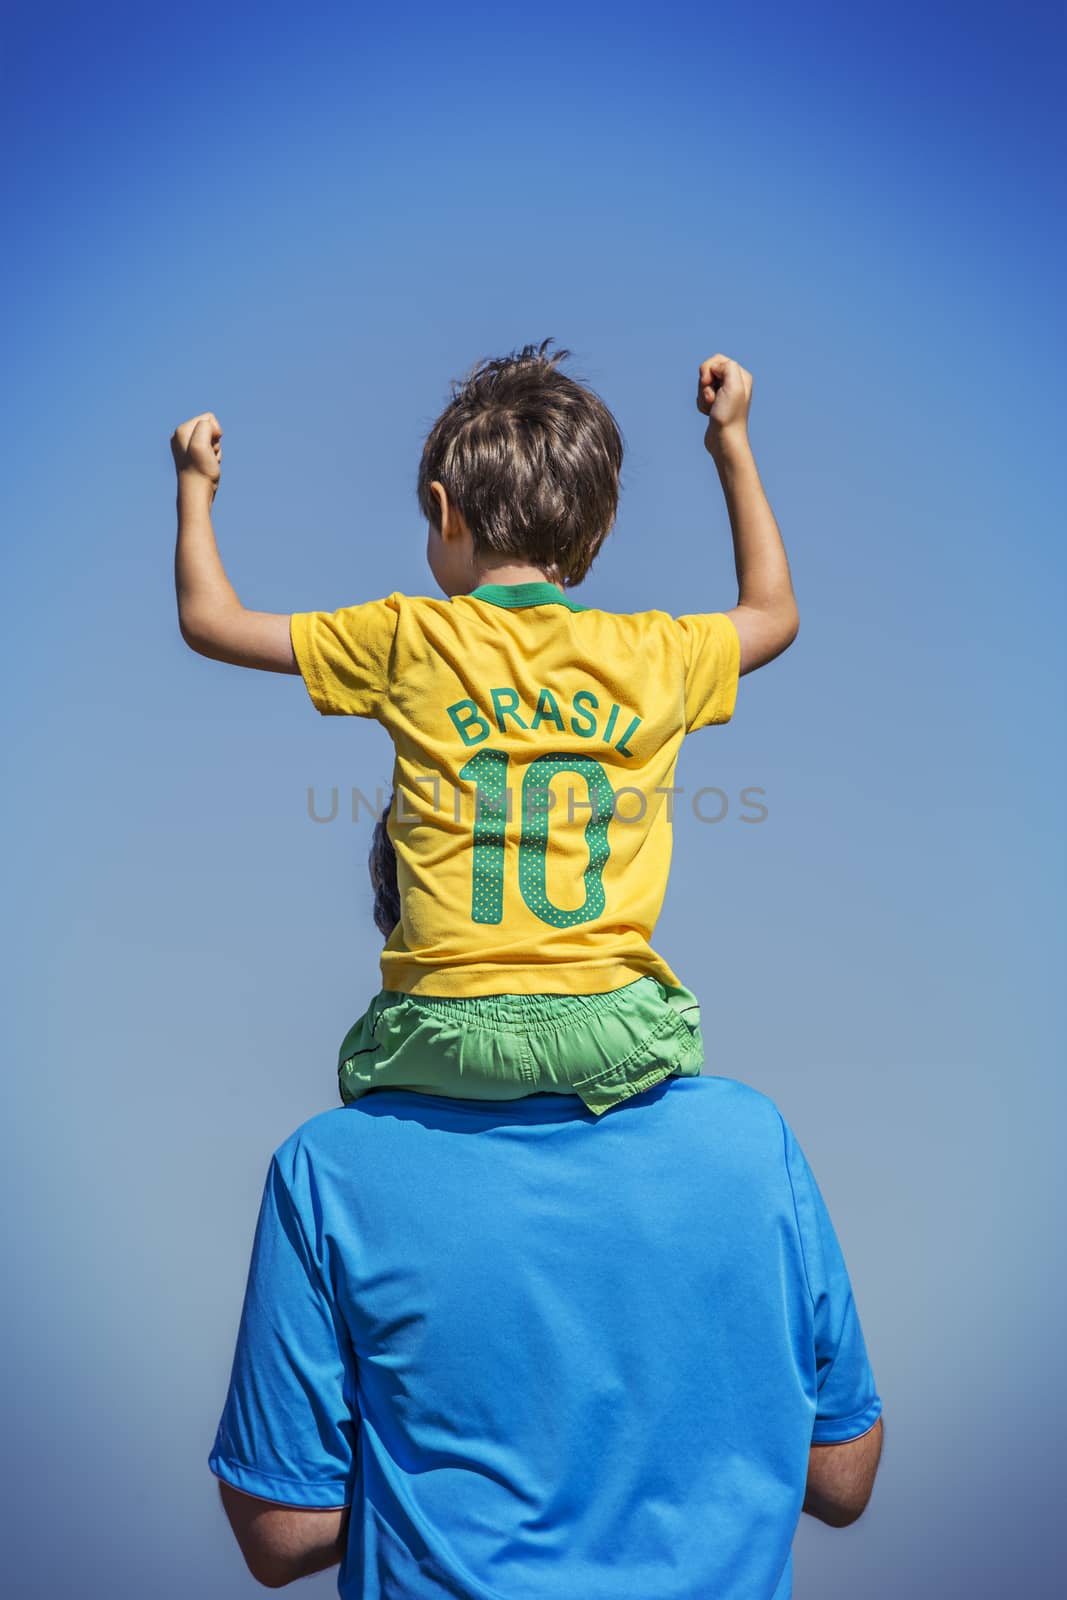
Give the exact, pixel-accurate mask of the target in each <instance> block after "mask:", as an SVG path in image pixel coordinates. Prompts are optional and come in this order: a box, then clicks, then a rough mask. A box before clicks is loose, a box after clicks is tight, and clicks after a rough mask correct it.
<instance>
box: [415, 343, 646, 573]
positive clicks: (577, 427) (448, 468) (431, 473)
mask: <svg viewBox="0 0 1067 1600" xmlns="http://www.w3.org/2000/svg"><path fill="white" fill-rule="evenodd" d="M551 343H552V341H551V339H545V340H543V341H542V343H541V344H540V345H539V346H537V347H535V346H534V345H532V344H528V345H524V346H523V348H522V349H521V350H518V351H513V352H512V353H511V354H510V355H507V356H498V357H495V358H494V359H492V360H488V361H482V362H479V363H478V364H477V365H476V366H474V367H472V368H471V370H470V372H469V373H468V374H467V376H466V378H464V380H463V382H462V383H460V384H457V383H456V382H454V381H453V384H452V399H451V401H450V402H449V404H448V405H447V406H446V407H445V409H444V411H443V412H442V413H441V415H440V416H439V417H438V419H437V421H436V422H435V423H434V425H433V427H432V428H431V430H430V433H429V437H428V438H427V440H426V443H425V445H424V447H423V452H422V461H421V463H420V465H419V481H418V496H419V505H420V506H421V508H422V513H423V516H424V517H425V518H426V519H427V521H428V522H430V523H431V524H432V525H433V527H435V528H437V529H440V518H439V515H438V507H437V502H436V500H435V499H434V497H433V495H432V494H431V493H430V484H431V483H432V482H433V481H434V480H435V479H436V480H437V481H438V482H439V483H441V484H443V485H444V487H445V489H446V490H447V492H448V498H449V500H450V502H451V503H452V504H453V505H454V506H455V507H456V509H457V510H458V511H459V512H460V513H461V515H462V517H463V520H464V522H465V523H466V524H467V527H468V528H469V529H470V531H471V535H472V537H473V539H474V546H475V549H476V550H477V551H479V552H481V553H486V552H490V551H491V552H492V553H493V554H494V555H497V556H514V557H515V558H516V559H517V560H520V561H527V562H529V563H530V564H531V565H532V566H536V567H541V568H543V569H544V570H545V571H546V572H548V573H550V574H551V575H552V576H553V577H554V578H557V579H558V581H559V582H560V583H562V584H563V585H564V586H570V585H573V584H577V583H581V581H582V579H583V578H584V577H585V575H586V573H587V572H588V571H589V568H590V567H591V566H592V564H593V560H594V558H595V556H596V554H597V551H598V550H599V549H600V546H601V545H602V544H603V542H604V540H605V539H606V538H607V536H608V534H609V532H610V531H611V527H612V524H613V522H614V521H615V513H616V510H617V509H618V503H619V472H620V470H621V468H622V455H623V443H622V435H621V433H620V432H619V425H618V423H617V422H616V421H615V418H614V417H613V416H612V414H611V412H610V411H609V410H608V408H607V406H606V405H605V404H604V402H603V400H601V399H600V397H599V395H596V394H594V393H593V391H592V390H591V389H589V388H588V387H587V386H585V385H584V384H581V383H579V382H578V381H577V380H576V379H574V378H571V377H569V376H568V375H567V374H566V373H564V372H560V370H559V363H560V362H561V361H564V360H565V359H566V358H567V357H568V356H569V355H570V351H569V350H557V351H556V352H555V354H553V355H548V354H546V351H547V348H548V346H549V345H550V344H551Z"/></svg>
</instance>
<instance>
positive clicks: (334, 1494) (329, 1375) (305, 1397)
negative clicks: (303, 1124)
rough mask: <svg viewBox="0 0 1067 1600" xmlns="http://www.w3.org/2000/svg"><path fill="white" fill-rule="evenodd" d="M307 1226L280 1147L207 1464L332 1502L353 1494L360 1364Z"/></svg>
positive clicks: (260, 1493) (269, 1487)
mask: <svg viewBox="0 0 1067 1600" xmlns="http://www.w3.org/2000/svg"><path fill="white" fill-rule="evenodd" d="M309 1211H310V1207H309ZM309 1233H310V1234H311V1235H312V1236H313V1229H305V1227H304V1224H303V1222H302V1219H301V1215H300V1213H299V1211H298V1207H297V1204H296V1203H295V1202H294V1199H293V1194H292V1192H291V1190H290V1187H289V1184H288V1183H287V1182H286V1180H285V1178H284V1176H283V1172H282V1167H281V1165H280V1163H279V1160H278V1156H277V1155H275V1157H274V1159H273V1160H272V1162H271V1166H270V1171H269V1172H268V1174H267V1182H266V1185H265V1188H264V1191H263V1199H262V1203H261V1206H260V1212H259V1220H258V1223H257V1226H256V1235H255V1242H254V1244H253V1247H252V1263H251V1267H250V1269H249V1274H248V1284H247V1287H246V1290H245V1299H244V1307H243V1309H242V1312H241V1323H240V1330H239V1332H238V1336H237V1350H236V1353H235V1355H234V1360H233V1370H232V1372H231V1376H230V1386H229V1391H228V1393H227V1396H226V1403H225V1407H224V1409H223V1413H222V1419H221V1421H220V1422H219V1427H218V1432H217V1434H216V1436H215V1444H214V1447H213V1449H212V1451H211V1454H210V1456H209V1458H208V1465H209V1466H210V1468H211V1470H212V1472H214V1473H215V1475H216V1477H219V1478H221V1479H223V1481H224V1482H226V1483H228V1484H231V1485H232V1486H233V1487H234V1488H235V1489H240V1490H242V1491H243V1492H244V1493H245V1494H251V1495H255V1496H257V1497H258V1498H259V1499H263V1500H273V1501H276V1502H278V1503H280V1504H282V1505H290V1506H306V1507H311V1508H314V1509H317V1510H331V1509H336V1508H338V1507H341V1506H346V1505H350V1504H351V1501H352V1488H351V1480H352V1475H353V1462H354V1445H355V1429H356V1426H357V1421H356V1418H357V1412H356V1401H355V1394H356V1372H355V1365H356V1364H355V1356H354V1354H353V1351H352V1346H351V1341H350V1339H349V1337H348V1334H347V1330H346V1328H345V1327H344V1325H343V1323H342V1321H341V1319H340V1317H339V1316H338V1313H337V1310H336V1307H335V1306H334V1304H333V1302H332V1299H331V1296H330V1294H329V1292H328V1288H327V1283H326V1280H325V1277H324V1273H323V1270H322V1267H321V1266H320V1263H319V1262H318V1260H317V1259H316V1255H315V1251H314V1249H313V1247H312V1246H311V1244H310V1243H309Z"/></svg>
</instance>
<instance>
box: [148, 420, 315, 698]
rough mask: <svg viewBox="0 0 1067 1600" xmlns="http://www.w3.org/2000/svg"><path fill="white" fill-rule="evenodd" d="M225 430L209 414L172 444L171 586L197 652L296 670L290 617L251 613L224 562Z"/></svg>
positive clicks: (240, 663) (185, 634)
mask: <svg viewBox="0 0 1067 1600" xmlns="http://www.w3.org/2000/svg"><path fill="white" fill-rule="evenodd" d="M221 438H222V429H221V427H220V426H219V421H218V418H217V417H216V416H215V414H214V412H211V411H205V412H204V413H203V414H202V415H201V416H199V417H193V418H192V419H191V420H190V421H189V422H183V423H182V424H181V425H180V427H177V428H175V430H174V433H173V435H172V437H171V441H170V447H171V453H172V454H173V456H174V465H175V468H176V470H177V474H178V543H177V548H176V550H175V554H174V582H175V588H176V589H177V594H178V624H179V626H180V628H181V631H182V638H183V639H184V640H185V642H186V644H187V645H189V647H190V649H192V650H195V651H196V652H197V654H198V655H202V656H210V657H211V659H212V660H213V661H228V662H231V663H232V664H233V665H234V666H237V667H259V668H261V669H262V670H263V671H265V672H293V673H295V672H299V670H300V669H299V667H298V666H297V662H296V657H295V655H294V654H293V645H292V640H291V639H290V636H289V618H288V616H284V615H276V614H274V613H273V612H269V611H248V610H246V609H245V607H244V606H243V605H242V604H241V602H240V600H239V599H238V598H237V595H236V594H235V593H234V590H233V587H232V585H231V583H230V580H229V579H228V578H227V576H226V572H225V569H224V567H223V565H222V561H221V559H220V557H219V552H218V546H217V545H216V543H215V532H214V529H213V528H212V526H211V504H212V501H213V500H214V498H215V491H216V489H217V488H218V485H219V479H220V476H221V473H222V450H221V448H220V446H219V440H220V439H221Z"/></svg>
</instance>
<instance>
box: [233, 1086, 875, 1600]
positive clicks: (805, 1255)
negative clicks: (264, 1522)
mask: <svg viewBox="0 0 1067 1600" xmlns="http://www.w3.org/2000/svg"><path fill="white" fill-rule="evenodd" d="M249 1285H250V1286H249V1301H248V1305H247V1307H246V1312H245V1318H244V1322H243V1326H242V1336H241V1344H240V1346H239V1350H238V1357H237V1361H236V1363H235V1366H234V1378H233V1387H232V1389H231V1395H230V1399H229V1402H228V1404H227V1407H226V1411H225V1413H224V1416H223V1419H222V1424H221V1426H220V1430H219V1436H218V1439H217V1441H216V1448H215V1452H214V1454H213V1457H212V1465H213V1467H214V1469H215V1471H216V1472H218V1473H219V1475H220V1476H222V1477H223V1478H225V1479H227V1480H228V1481H229V1482H231V1483H233V1484H234V1485H235V1486H236V1487H238V1488H242V1489H244V1490H246V1491H247V1492H248V1493H250V1494H262V1495H265V1496H266V1497H267V1498H273V1499H280V1500H283V1501H288V1502H290V1503H292V1504H304V1505H339V1504H342V1503H348V1502H349V1501H350V1502H351V1503H352V1507H353V1509H352V1517H351V1525H350V1532H349V1551H348V1556H347V1559H346V1562H345V1565H344V1568H343V1573H342V1585H341V1588H342V1594H344V1595H348V1594H351V1595H357V1594H358V1595H362V1596H364V1597H365V1600H374V1597H380V1600H383V1597H384V1596H386V1595H400V1594H403V1595H404V1596H407V1597H409V1600H416V1597H418V1600H423V1597H426V1600H430V1597H437V1596H443V1595H460V1594H462V1595H467V1596H474V1595H481V1596H486V1597H488V1596H490V1595H492V1596H507V1597H508V1600H527V1597H528V1600H534V1597H536V1600H548V1597H550V1596H559V1597H561V1600H562V1597H566V1600H574V1597H575V1596H581V1597H582V1600H618V1597H619V1596H620V1595H622V1594H627V1595H629V1594H632V1595H635V1596H643V1597H647V1596H655V1597H656V1600H692V1597H694V1596H697V1595H699V1596H715V1597H716V1600H754V1597H756V1596H759V1597H762V1600H767V1597H769V1596H771V1595H775V1596H777V1597H782V1596H785V1595H787V1594H788V1593H789V1575H788V1558H789V1548H790V1542H791V1539H792V1536H793V1532H794V1528H795V1525H796V1522H797V1518H798V1516H799V1513H800V1509H801V1500H802V1497H803V1492H804V1482H805V1474H806V1468H807V1460H808V1451H809V1447H810V1445H811V1443H812V1440H813V1437H814V1440H815V1441H816V1442H826V1443H830V1442H838V1441H841V1440H846V1439H851V1438H854V1437H856V1436H858V1435H860V1434H863V1433H864V1432H865V1431H866V1430H867V1429H868V1428H870V1427H871V1425H872V1424H873V1423H874V1421H875V1419H876V1417H877V1416H878V1413H879V1410H880V1403H879V1401H878V1397H877V1394H876V1391H875V1388H874V1383H873V1379H872V1376H871V1371H870V1367H869V1365H868V1362H867V1356H866V1352H865V1349H864V1344H863V1338H862V1334H861V1331H860V1326H859V1322H858V1320H857V1317H856V1311H855V1307H854V1305H853V1303H852V1297H851V1293H850V1290H849V1284H848V1278H847V1275H846V1272H845V1267H844V1264H843V1262H842V1260H841V1256H840V1252H839V1249H838V1246H837V1241H836V1239H835V1237H834V1233H833V1229H832V1227H831V1224H830V1221H829V1218H828V1217H827V1215H826V1211H825V1208H824V1206H823V1203H822V1200H821V1198H820V1196H819V1193H818V1189H817V1187H816V1185H815V1182H814V1180H813V1178H812V1176H811V1173H810V1171H809V1169H808V1167H807V1165H806V1163H805V1161H804V1158H803V1156H802V1154H801V1153H800V1151H799V1149H798V1147H797V1145H796V1142H795V1140H794V1138H793V1136H792V1134H791V1133H790V1131H789V1129H788V1128H787V1127H786V1126H785V1125H784V1124H783V1122H782V1120H781V1118H780V1116H779V1114H778V1112H777V1111H776V1109H775V1107H774V1106H773V1105H772V1104H771V1102H770V1101H768V1100H766V1099H764V1098H763V1097H762V1096H760V1095H758V1094H756V1093H754V1092H753V1091H751V1090H749V1089H746V1088H744V1087H743V1086H742V1085H740V1084H736V1083H732V1082H730V1081H728V1080H726V1079H714V1078H683V1079H676V1080H673V1081H672V1082H671V1083H670V1084H669V1085H668V1084H665V1085H662V1086H660V1087H659V1088H657V1089H653V1090H652V1091H650V1092H649V1093H648V1094H646V1095H644V1096H642V1097H641V1098H640V1100H632V1101H631V1102H630V1104H629V1106H627V1107H623V1108H620V1109H619V1110H617V1111H616V1112H614V1113H613V1114H612V1115H611V1116H610V1117H607V1118H606V1119H603V1120H602V1121H601V1122H599V1123H595V1122H594V1121H593V1119H592V1117H591V1116H590V1115H589V1114H588V1113H587V1112H586V1111H585V1110H584V1108H582V1107H581V1105H580V1103H579V1102H577V1101H576V1100H575V1099H574V1098H573V1097H570V1096H564V1095H537V1096H532V1097H528V1098H526V1099H524V1100H519V1101H511V1102H509V1103H508V1104H507V1105H491V1104H487V1103H485V1102H470V1101H467V1102H464V1101H457V1100H449V1099H444V1098H437V1097H433V1096H423V1095H410V1094H404V1093H397V1092H394V1091H389V1090H383V1091H381V1092H380V1093H377V1094H374V1095H370V1096H368V1097H367V1098H366V1099H364V1100H361V1101H359V1102H358V1103H357V1104H356V1105H353V1106H351V1107H348V1108H346V1109H343V1110H337V1111H331V1112H327V1113H326V1114H325V1115H324V1116H321V1117H318V1118H316V1119H315V1120H313V1121H312V1122H310V1123H308V1124H307V1125H306V1126H305V1127H304V1128H303V1129H301V1130H300V1131H299V1132H298V1133H297V1134H295V1135H294V1136H293V1138H291V1139H290V1140H289V1141H288V1142H287V1143H286V1144H285V1145H284V1146H283V1147H282V1148H281V1149H280V1150H279V1151H278V1153H277V1156H276V1158H275V1163H274V1165H273V1167H272V1171H271V1176H270V1178H269V1180H268V1184H267V1191H266V1194H265V1197H264V1208H263V1216H262V1220H261V1223H260V1234H259V1238H258V1241H257V1246H256V1259H255V1260H254V1262H253V1268H252V1273H251V1276H250V1280H249ZM353 1412H354V1413H355V1415H353ZM813 1430H814V1431H813Z"/></svg>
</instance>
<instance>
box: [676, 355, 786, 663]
mask: <svg viewBox="0 0 1067 1600" xmlns="http://www.w3.org/2000/svg"><path fill="white" fill-rule="evenodd" d="M751 399H752V374H751V373H750V372H746V371H745V369H744V367H742V366H739V365H738V363H737V362H736V361H731V360H730V359H729V357H728V356H723V355H717V356H711V357H710V358H709V359H708V360H707V361H705V362H704V363H703V364H702V366H701V368H700V379H699V385H698V388H697V408H698V410H700V411H701V412H703V414H704V415H705V416H706V417H707V419H708V426H707V430H706V432H705V434H704V445H705V448H706V449H707V451H708V453H709V455H710V456H711V458H712V460H713V461H714V462H715V465H716V467H717V468H718V473H719V482H720V483H721V485H722V492H723V495H724V496H725V499H726V509H727V511H728V513H729V516H730V530H731V532H732V534H733V540H734V566H735V568H736V571H737V605H736V606H735V607H734V609H733V610H732V611H728V612H727V613H726V615H727V616H728V617H729V618H730V620H731V622H732V623H733V624H734V627H735V628H736V629H737V632H738V636H739V638H740V640H741V673H742V674H744V673H746V672H752V671H754V670H755V668H756V667H762V666H765V665H766V663H767V662H768V661H773V660H774V658H775V656H779V655H781V653H782V651H783V650H785V649H787V648H788V647H789V645H791V644H792V642H793V640H794V639H795V638H796V636H797V630H798V628H799V626H800V620H799V616H798V613H797V603H796V599H795V598H794V595H793V582H792V579H791V578H790V576H789V562H788V561H787V560H786V554H785V546H784V545H783V544H782V535H781V533H780V531H779V528H778V524H777V522H776V521H775V517H774V512H773V511H772V510H771V507H770V503H769V502H768V499H767V496H766V495H765V494H764V492H763V484H762V483H761V482H760V475H759V471H758V469H757V467H756V458H755V456H754V455H753V454H752V446H751V445H750V443H749V439H748V408H749V405H750V403H751Z"/></svg>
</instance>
